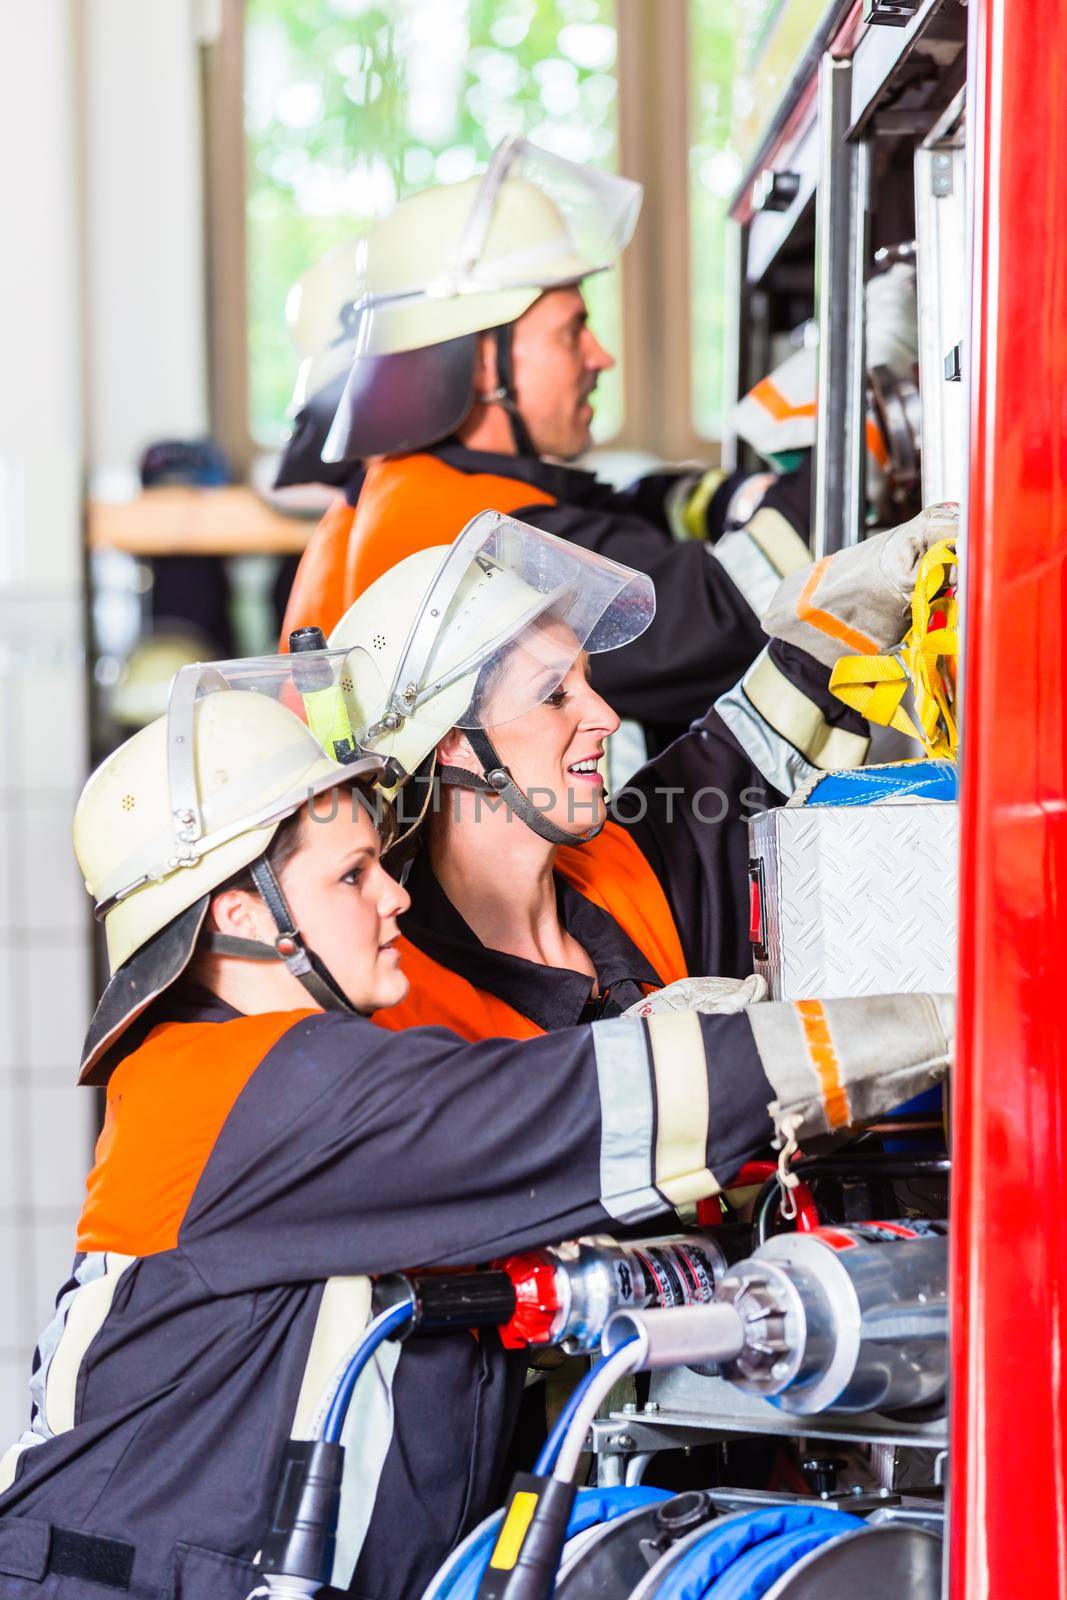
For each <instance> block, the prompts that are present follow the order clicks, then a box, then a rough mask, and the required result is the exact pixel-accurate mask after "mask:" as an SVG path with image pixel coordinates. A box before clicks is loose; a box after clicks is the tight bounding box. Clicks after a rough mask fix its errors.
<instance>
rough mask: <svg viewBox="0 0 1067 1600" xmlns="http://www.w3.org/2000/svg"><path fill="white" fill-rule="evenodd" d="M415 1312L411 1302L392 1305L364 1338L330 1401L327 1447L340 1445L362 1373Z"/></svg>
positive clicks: (325, 1434)
mask: <svg viewBox="0 0 1067 1600" xmlns="http://www.w3.org/2000/svg"><path fill="white" fill-rule="evenodd" d="M413 1310H414V1308H413V1307H412V1305H411V1304H410V1302H405V1303H402V1304H400V1305H396V1306H390V1307H389V1309H388V1310H387V1311H382V1312H380V1313H379V1315H378V1316H376V1317H375V1319H374V1321H373V1322H372V1323H371V1324H370V1326H369V1328H368V1329H367V1331H366V1333H365V1334H364V1336H363V1343H362V1344H361V1345H360V1347H359V1349H358V1350H357V1351H356V1353H355V1355H354V1356H353V1357H352V1359H351V1361H350V1362H349V1363H348V1366H347V1367H346V1368H345V1370H344V1375H343V1376H342V1378H341V1381H340V1383H339V1384H338V1385H337V1389H336V1391H335V1393H334V1397H333V1399H332V1400H331V1401H330V1409H329V1411H328V1412H327V1413H326V1421H325V1422H324V1423H323V1427H322V1438H323V1439H324V1440H325V1442H326V1443H327V1444H340V1442H341V1434H342V1433H343V1432H344V1426H345V1417H346V1416H347V1415H348V1407H349V1405H350V1404H351V1401H352V1393H353V1390H354V1389H355V1387H356V1384H357V1383H358V1382H359V1375H360V1373H361V1372H362V1371H363V1368H364V1367H365V1366H366V1365H367V1362H368V1361H369V1360H370V1358H371V1356H372V1355H373V1354H374V1352H375V1350H377V1348H378V1346H379V1345H380V1344H384V1343H385V1341H386V1339H388V1338H391V1336H392V1335H393V1334H394V1333H395V1332H396V1330H397V1329H398V1328H402V1327H403V1326H404V1324H405V1323H406V1322H410V1321H411V1317H412V1314H413Z"/></svg>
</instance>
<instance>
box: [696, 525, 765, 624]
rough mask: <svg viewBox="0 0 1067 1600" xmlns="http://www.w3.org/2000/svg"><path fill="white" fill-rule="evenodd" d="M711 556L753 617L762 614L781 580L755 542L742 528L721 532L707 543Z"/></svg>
mask: <svg viewBox="0 0 1067 1600" xmlns="http://www.w3.org/2000/svg"><path fill="white" fill-rule="evenodd" d="M708 554H709V555H710V556H713V557H714V559H715V560H716V561H718V562H719V563H720V565H721V566H723V567H725V568H726V571H727V572H728V573H729V574H730V577H731V578H732V579H733V582H734V587H735V588H737V589H740V591H741V593H742V594H743V595H744V597H745V599H746V600H747V601H748V603H749V605H750V606H751V607H752V609H753V611H754V612H755V613H756V615H757V617H760V616H762V615H763V613H764V612H765V611H766V609H767V607H768V606H769V605H770V603H771V601H772V599H773V598H774V594H775V591H776V590H777V588H778V585H779V584H780V583H781V581H782V574H781V573H780V572H779V571H778V570H777V569H776V568H775V567H774V566H773V564H772V563H771V561H770V560H769V559H768V558H767V556H765V555H764V553H763V551H762V550H761V549H760V547H759V545H758V544H757V543H756V542H755V540H754V539H751V538H750V537H749V535H748V533H747V531H746V530H745V529H744V528H738V529H736V531H735V532H733V533H724V534H723V536H722V538H721V539H716V541H715V543H714V544H712V545H709V546H708Z"/></svg>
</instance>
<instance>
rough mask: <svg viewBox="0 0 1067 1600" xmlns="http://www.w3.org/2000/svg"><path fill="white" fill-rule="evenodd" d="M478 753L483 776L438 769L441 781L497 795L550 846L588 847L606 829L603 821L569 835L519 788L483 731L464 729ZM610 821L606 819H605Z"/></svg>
mask: <svg viewBox="0 0 1067 1600" xmlns="http://www.w3.org/2000/svg"><path fill="white" fill-rule="evenodd" d="M463 731H464V733H465V734H466V736H467V742H468V743H469V745H470V747H471V749H472V750H473V751H474V754H475V755H476V756H477V758H478V760H479V761H480V762H481V766H482V773H483V776H482V777H479V776H478V774H477V773H475V772H468V771H467V769H466V768H465V767H446V766H440V767H438V774H439V776H440V779H441V782H442V783H446V784H450V785H451V786H452V787H453V788H455V789H473V790H474V792H475V793H476V794H497V795H499V796H500V798H501V799H502V800H503V801H504V803H505V804H506V805H507V807H508V810H509V811H513V812H514V813H515V815H516V816H517V817H518V818H519V820H520V822H525V824H526V826H527V827H528V828H530V829H531V830H532V832H534V833H536V834H537V835H538V837H539V838H541V839H547V840H548V842H549V844H586V843H588V841H589V840H590V839H595V838H596V836H597V834H598V833H599V832H600V831H601V829H602V828H603V826H604V823H603V822H598V823H596V824H595V825H594V826H593V827H592V828H590V829H589V830H588V832H586V833H578V834H574V833H568V832H567V831H566V829H564V828H561V827H559V826H558V825H557V824H556V823H554V822H551V821H550V820H549V818H548V817H546V816H544V815H543V814H542V813H541V812H540V811H538V809H537V807H536V806H535V805H534V804H533V803H532V802H531V800H530V799H529V796H527V795H525V794H524V793H523V791H522V790H521V789H520V788H519V786H518V784H517V783H516V782H515V779H514V778H513V777H512V776H511V773H510V772H509V771H508V769H507V767H506V766H505V765H504V763H503V762H502V761H501V759H500V757H499V756H498V755H497V753H496V750H495V749H494V748H493V742H492V740H491V739H490V738H489V735H488V734H487V733H486V732H485V730H484V729H483V728H464V730H463ZM605 820H606V819H605Z"/></svg>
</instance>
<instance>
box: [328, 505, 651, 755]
mask: <svg viewBox="0 0 1067 1600" xmlns="http://www.w3.org/2000/svg"><path fill="white" fill-rule="evenodd" d="M416 573H418V574H419V576H418V577H416ZM654 614H655V590H654V588H653V585H652V581H651V579H650V578H648V577H647V576H646V575H645V574H644V573H640V572H634V571H633V570H632V569H631V568H629V567H623V566H621V565H620V564H619V563H618V562H615V561H609V560H607V559H606V558H604V557H603V556H598V555H596V554H595V553H593V552H591V551H588V550H583V549H581V548H580V547H579V546H577V545H574V544H571V543H569V542H568V541H566V540H563V539H557V538H555V537H554V535H552V534H549V533H543V532H542V531H541V530H540V529H539V528H532V527H530V526H529V525H528V524H526V523H523V522H519V521H517V520H516V519H515V518H514V517H507V516H503V515H502V514H500V513H499V512H495V511H485V512H482V513H480V515H479V516H477V517H475V518H474V519H473V520H472V521H471V522H469V523H468V524H467V526H466V528H464V530H463V532H462V533H461V534H460V535H459V537H458V538H457V539H456V540H455V542H454V543H453V544H452V545H450V546H447V547H445V548H444V551H443V555H442V552H441V551H435V550H429V551H423V552H421V553H420V554H419V555H417V556H413V557H409V558H408V560H407V561H405V562H401V563H400V564H399V566H398V567H396V568H393V569H392V571H391V572H390V573H386V574H385V575H384V577H383V578H380V579H379V580H378V582H377V583H376V584H374V585H372V586H371V588H370V589H369V590H367V592H366V594H365V595H364V596H361V597H360V599H359V600H357V601H356V603H355V605H354V606H353V607H352V608H351V610H350V611H349V612H348V614H347V615H346V616H345V617H344V618H342V620H341V622H340V623H339V624H338V626H337V628H336V629H335V630H334V633H333V635H332V636H331V640H330V643H331V647H333V649H334V651H336V649H337V647H341V653H343V652H344V649H345V647H347V649H348V652H349V656H350V659H349V661H348V665H347V667H346V672H345V677H346V681H347V682H348V683H350V684H352V686H353V694H352V696H351V698H350V703H349V713H350V717H351V719H352V725H353V728H357V729H358V733H357V737H358V739H359V742H360V743H361V744H362V745H363V746H364V747H365V748H367V749H371V750H377V751H379V752H381V753H382V754H384V755H389V754H393V753H396V754H397V756H398V759H400V760H401V761H402V763H403V765H404V766H405V767H406V769H407V771H408V772H411V771H413V770H414V766H415V765H417V764H418V762H419V761H420V760H421V759H422V758H423V756H424V755H426V754H428V753H429V751H430V750H431V749H432V748H433V747H434V745H436V744H437V742H438V740H439V739H441V738H443V736H444V735H445V734H446V733H447V732H448V730H449V728H452V727H461V728H474V727H493V726H497V725H499V724H500V723H503V722H513V721H514V720H515V719H516V718H517V717H521V716H523V715H524V714H525V713H526V712H528V711H531V710H532V709H533V708H534V707H535V706H537V705H540V704H541V703H542V702H543V701H544V700H546V699H547V698H548V696H549V695H551V694H552V693H553V692H554V690H555V689H556V688H558V686H559V684H560V683H561V682H562V680H563V679H564V678H565V677H566V675H567V673H568V672H569V671H570V668H571V667H572V666H573V664H574V662H575V661H576V660H577V658H578V656H579V655H580V654H581V652H582V651H583V650H587V651H589V652H590V653H596V652H598V651H601V650H611V649H616V648H618V647H619V646H620V645H623V644H627V643H629V641H630V640H631V639H635V638H637V636H638V635H639V634H641V633H643V632H644V630H645V628H647V627H648V625H649V623H650V622H651V620H652V617H653V616H654ZM331 653H333V652H331ZM364 684H365V685H366V686H367V689H369V691H370V693H371V694H374V695H377V696H378V702H377V704H372V703H371V701H370V699H369V698H368V694H367V692H366V691H365V690H364V688H363V685H364ZM402 752H403V753H402Z"/></svg>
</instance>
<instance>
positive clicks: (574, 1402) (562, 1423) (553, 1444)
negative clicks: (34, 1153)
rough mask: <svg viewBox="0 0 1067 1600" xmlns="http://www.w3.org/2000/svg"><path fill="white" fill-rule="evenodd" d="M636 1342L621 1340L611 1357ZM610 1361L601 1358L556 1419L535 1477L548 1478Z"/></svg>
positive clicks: (608, 1358)
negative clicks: (580, 1410) (592, 1387)
mask: <svg viewBox="0 0 1067 1600" xmlns="http://www.w3.org/2000/svg"><path fill="white" fill-rule="evenodd" d="M635 1341H636V1335H634V1336H633V1337H632V1338H629V1339H623V1340H621V1341H620V1343H619V1344H617V1345H616V1346H615V1348H614V1350H613V1351H612V1352H611V1355H612V1356H616V1355H618V1353H619V1351H620V1350H622V1349H623V1348H624V1346H625V1345H628V1344H633V1343H635ZM610 1359H611V1357H610V1356H601V1358H600V1360H599V1361H598V1362H597V1363H596V1365H595V1366H592V1367H590V1368H589V1371H588V1372H587V1373H586V1375H585V1377H584V1378H583V1379H582V1381H581V1383H580V1384H579V1385H578V1387H577V1389H575V1391H574V1393H573V1394H572V1395H571V1397H570V1399H569V1400H568V1401H567V1404H566V1405H565V1406H564V1407H563V1410H562V1411H561V1412H560V1414H559V1416H558V1417H557V1418H556V1423H555V1426H554V1428H553V1429H552V1432H551V1433H550V1434H549V1436H548V1438H547V1439H546V1440H545V1442H544V1444H543V1445H542V1446H541V1453H540V1455H539V1456H538V1458H537V1460H536V1461H535V1462H534V1476H535V1477H538V1478H541V1477H547V1476H548V1474H549V1473H550V1472H551V1471H552V1468H553V1467H554V1466H555V1464H556V1457H557V1456H558V1455H559V1453H560V1450H561V1449H562V1448H563V1441H564V1439H565V1438H566V1437H567V1430H568V1428H569V1427H570V1425H571V1423H572V1422H573V1421H574V1414H575V1412H576V1411H577V1410H578V1407H579V1406H580V1405H581V1403H582V1400H583V1399H584V1397H585V1395H586V1392H587V1390H588V1389H589V1386H590V1384H591V1383H592V1382H593V1381H594V1380H595V1378H596V1375H597V1373H598V1372H599V1371H600V1369H601V1367H602V1366H604V1364H605V1362H607V1361H609V1360H610Z"/></svg>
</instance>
